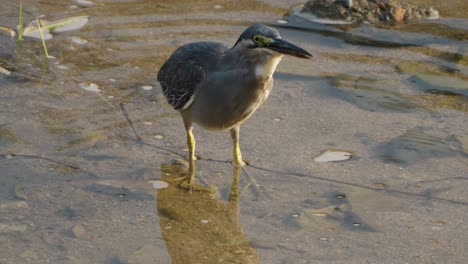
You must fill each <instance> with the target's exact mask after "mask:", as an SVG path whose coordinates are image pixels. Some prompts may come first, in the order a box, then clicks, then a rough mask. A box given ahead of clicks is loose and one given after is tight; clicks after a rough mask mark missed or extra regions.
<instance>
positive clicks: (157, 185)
mask: <svg viewBox="0 0 468 264" xmlns="http://www.w3.org/2000/svg"><path fill="white" fill-rule="evenodd" d="M148 183H151V185H153V188H154V189H156V190H159V189H165V188H167V187H169V183H167V182H165V181H160V180H156V181H148Z"/></svg>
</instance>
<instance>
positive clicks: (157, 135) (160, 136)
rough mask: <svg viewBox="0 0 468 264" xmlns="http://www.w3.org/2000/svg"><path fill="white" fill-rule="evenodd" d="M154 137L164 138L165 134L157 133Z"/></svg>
mask: <svg viewBox="0 0 468 264" xmlns="http://www.w3.org/2000/svg"><path fill="white" fill-rule="evenodd" d="M154 138H155V139H163V138H164V135H162V134H156V135H154Z"/></svg>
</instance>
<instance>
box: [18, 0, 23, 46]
mask: <svg viewBox="0 0 468 264" xmlns="http://www.w3.org/2000/svg"><path fill="white" fill-rule="evenodd" d="M18 26H19V29H18V40H19V41H22V40H23V0H20V2H19V25H18Z"/></svg>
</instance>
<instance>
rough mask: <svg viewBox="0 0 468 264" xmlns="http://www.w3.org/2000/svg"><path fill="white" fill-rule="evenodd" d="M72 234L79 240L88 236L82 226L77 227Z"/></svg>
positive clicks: (72, 230)
mask: <svg viewBox="0 0 468 264" xmlns="http://www.w3.org/2000/svg"><path fill="white" fill-rule="evenodd" d="M71 232H72V234H73V236H74V237H75V238H79V237H82V236H84V234H86V229H85V228H84V227H83V226H82V225H76V226H74V227H73V228H72V229H71Z"/></svg>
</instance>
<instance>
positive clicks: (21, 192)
mask: <svg viewBox="0 0 468 264" xmlns="http://www.w3.org/2000/svg"><path fill="white" fill-rule="evenodd" d="M13 191H14V194H15V198H16V199H19V200H27V199H28V197H27V195H26V192H25V187H24V185H23V184H22V183H16V184H15V187H14V190H13Z"/></svg>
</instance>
